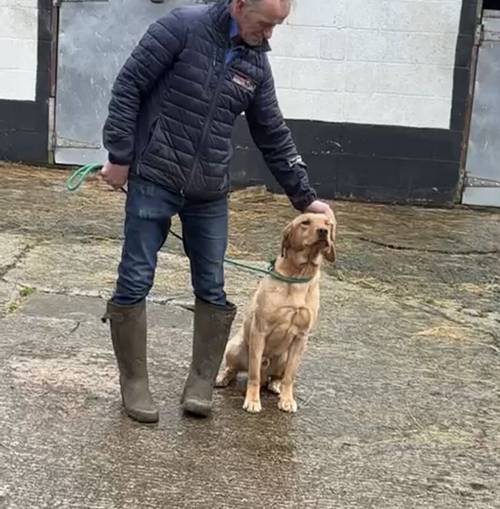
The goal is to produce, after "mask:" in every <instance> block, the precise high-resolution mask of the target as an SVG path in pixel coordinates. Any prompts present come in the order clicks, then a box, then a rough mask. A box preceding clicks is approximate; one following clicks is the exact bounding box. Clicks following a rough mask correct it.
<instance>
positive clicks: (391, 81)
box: [270, 0, 462, 129]
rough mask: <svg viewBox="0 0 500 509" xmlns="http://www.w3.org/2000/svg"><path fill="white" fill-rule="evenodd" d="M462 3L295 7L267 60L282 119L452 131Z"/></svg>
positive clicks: (370, 1) (321, 0)
mask: <svg viewBox="0 0 500 509" xmlns="http://www.w3.org/2000/svg"><path fill="white" fill-rule="evenodd" d="M461 7H462V0H437V1H436V0H295V7H294V8H293V11H292V14H291V16H290V17H289V18H288V20H287V21H286V22H285V24H283V25H282V26H280V27H277V28H276V30H275V33H274V35H273V38H272V40H271V43H272V49H273V51H272V52H271V53H270V60H271V64H272V67H273V71H274V76H275V80H276V85H277V88H278V96H279V100H280V104H281V107H282V110H283V113H284V115H285V116H286V117H287V118H294V119H311V120H323V121H328V122H351V123H363V124H383V125H399V126H411V127H435V128H445V129H448V128H449V123H450V114H451V106H452V92H453V72H454V64H455V49H456V42H457V35H458V29H459V23H460V11H461Z"/></svg>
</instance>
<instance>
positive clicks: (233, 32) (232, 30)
mask: <svg viewBox="0 0 500 509" xmlns="http://www.w3.org/2000/svg"><path fill="white" fill-rule="evenodd" d="M238 35H240V29H239V27H238V23H236V20H235V19H234V18H232V17H231V22H230V25H229V38H230V39H231V40H232V39H234V38H235V37H237V36H238Z"/></svg>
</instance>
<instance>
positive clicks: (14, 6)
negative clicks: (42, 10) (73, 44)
mask: <svg viewBox="0 0 500 509" xmlns="http://www.w3.org/2000/svg"><path fill="white" fill-rule="evenodd" d="M0 20H1V23H0V77H1V79H0V99H7V100H19V101H34V100H35V97H36V76H37V54H38V53H37V52H38V2H37V0H0Z"/></svg>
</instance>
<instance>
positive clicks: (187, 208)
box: [112, 176, 228, 306]
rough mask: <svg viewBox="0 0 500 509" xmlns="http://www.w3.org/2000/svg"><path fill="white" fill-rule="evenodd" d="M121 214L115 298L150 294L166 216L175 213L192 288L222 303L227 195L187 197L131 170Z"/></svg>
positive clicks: (124, 301)
mask: <svg viewBox="0 0 500 509" xmlns="http://www.w3.org/2000/svg"><path fill="white" fill-rule="evenodd" d="M125 214H126V215H125V240H124V243H123V248H122V257H121V262H120V264H119V267H118V280H117V283H116V290H115V293H114V295H113V298H112V301H113V302H114V303H115V304H117V305H133V304H137V303H139V302H141V301H142V300H143V299H144V298H145V297H146V296H147V295H148V294H149V291H150V290H151V288H152V286H153V282H154V277H155V271H156V263H157V254H158V251H159V250H160V249H161V247H162V246H163V244H164V243H165V241H166V239H167V236H168V233H169V230H170V225H171V218H172V217H173V216H174V215H175V214H179V217H180V219H181V222H182V233H183V235H182V236H183V239H184V251H185V252H186V254H187V256H188V257H189V260H190V266H191V282H192V285H193V290H194V294H195V295H196V297H198V298H200V299H202V300H205V301H207V302H209V303H211V304H215V305H221V306H224V305H226V294H225V291H224V256H225V253H226V248H227V237H228V204H227V198H226V197H224V198H222V199H220V200H216V201H210V202H192V201H189V200H186V199H185V198H184V197H183V196H180V195H178V194H175V193H173V192H171V191H169V190H167V189H165V188H163V187H160V186H158V185H156V184H154V183H152V182H149V181H146V180H143V179H140V178H139V177H136V176H133V177H131V179H130V180H129V182H128V194H127V201H126V206H125Z"/></svg>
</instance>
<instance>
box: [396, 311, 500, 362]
mask: <svg viewBox="0 0 500 509" xmlns="http://www.w3.org/2000/svg"><path fill="white" fill-rule="evenodd" d="M399 304H400V305H401V306H406V307H408V308H410V309H418V310H420V311H425V312H427V313H429V314H433V315H437V316H440V317H442V318H445V319H446V320H448V321H449V322H452V323H455V324H457V325H460V326H461V327H464V328H467V329H473V330H475V331H477V332H479V333H481V334H484V335H485V336H489V337H490V338H491V339H492V341H493V345H486V346H488V347H489V348H491V349H492V350H493V351H495V352H496V353H497V354H499V353H500V350H499V349H500V338H499V337H498V335H497V334H495V333H494V332H492V331H489V330H486V329H483V328H482V327H478V326H477V325H475V324H471V323H467V322H463V321H461V320H457V319H456V318H453V317H452V316H450V315H448V314H447V313H445V312H444V311H442V310H441V309H438V308H435V307H433V306H431V305H429V304H424V303H421V304H411V303H409V302H400V303H399Z"/></svg>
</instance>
